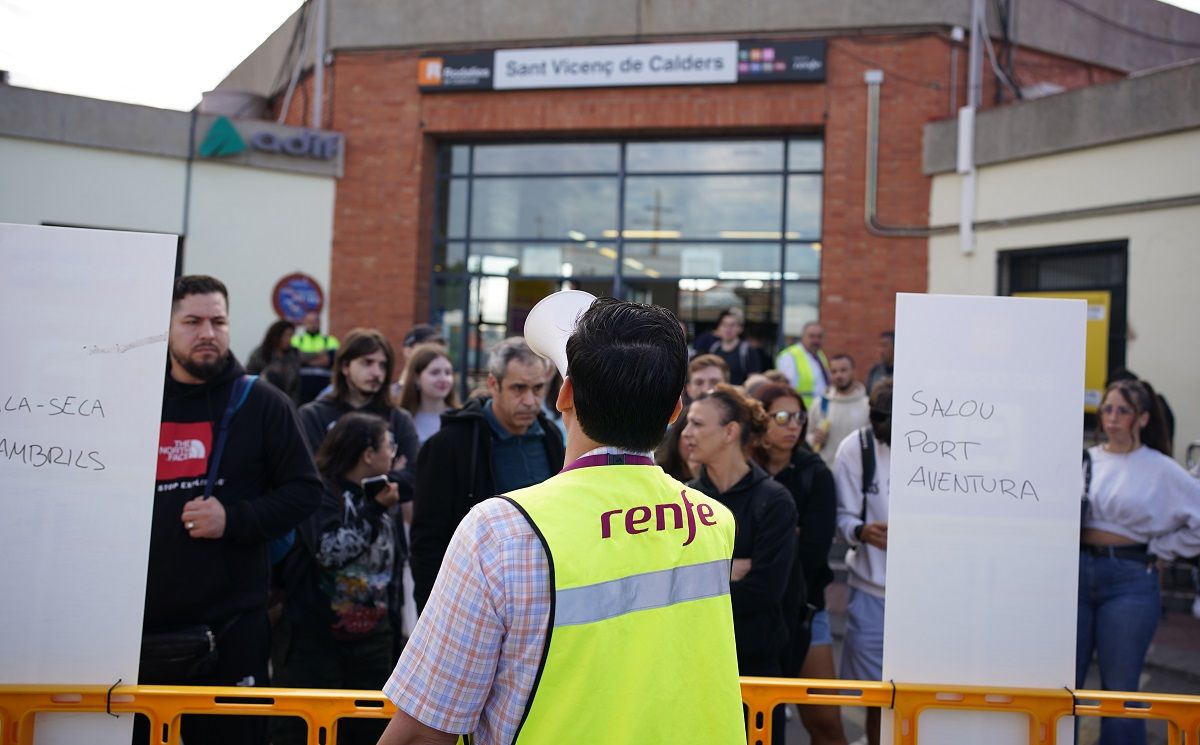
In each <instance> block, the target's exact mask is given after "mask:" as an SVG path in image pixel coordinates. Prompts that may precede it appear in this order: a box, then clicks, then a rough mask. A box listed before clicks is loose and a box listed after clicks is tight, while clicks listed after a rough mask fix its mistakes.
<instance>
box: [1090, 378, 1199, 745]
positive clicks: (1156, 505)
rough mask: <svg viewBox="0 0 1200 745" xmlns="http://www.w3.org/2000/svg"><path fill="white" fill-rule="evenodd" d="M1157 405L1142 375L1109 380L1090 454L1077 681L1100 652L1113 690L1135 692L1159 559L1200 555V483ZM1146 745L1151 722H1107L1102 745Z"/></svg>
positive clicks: (1154, 623)
mask: <svg viewBox="0 0 1200 745" xmlns="http://www.w3.org/2000/svg"><path fill="white" fill-rule="evenodd" d="M1161 417H1162V414H1161V411H1160V409H1159V407H1158V402H1157V401H1156V400H1155V399H1154V398H1153V397H1152V396H1151V395H1150V393H1149V392H1148V391H1147V390H1146V387H1145V386H1144V385H1142V384H1141V383H1140V382H1138V381H1136V380H1120V381H1117V382H1114V383H1112V384H1110V385H1109V386H1108V388H1107V389H1106V390H1105V392H1104V398H1103V399H1102V400H1101V403H1100V424H1101V427H1102V428H1103V430H1104V435H1105V437H1106V439H1107V441H1106V442H1105V443H1104V444H1103V445H1096V446H1094V447H1091V448H1088V450H1087V452H1086V457H1085V459H1084V485H1085V486H1084V494H1083V500H1084V501H1083V530H1082V533H1081V535H1080V554H1079V627H1078V633H1077V636H1076V657H1075V684H1076V686H1077V687H1079V688H1082V687H1083V686H1084V679H1085V678H1086V677H1087V671H1088V667H1089V665H1090V664H1091V661H1092V653H1093V652H1095V653H1096V656H1097V657H1098V658H1099V663H1100V686H1101V688H1103V689H1104V690H1115V691H1136V690H1137V689H1138V680H1139V678H1140V677H1141V674H1142V665H1143V663H1144V662H1145V659H1146V650H1147V649H1148V648H1149V646H1150V641H1151V639H1153V638H1154V632H1155V630H1156V629H1157V628H1158V619H1159V615H1160V613H1161V600H1160V598H1159V585H1158V568H1157V565H1158V562H1159V561H1168V560H1171V559H1178V558H1190V557H1193V556H1196V555H1197V554H1200V481H1197V480H1196V479H1194V478H1192V476H1190V475H1189V474H1188V473H1187V471H1185V470H1183V468H1182V467H1181V466H1180V465H1179V464H1178V463H1176V462H1175V461H1174V460H1172V459H1171V458H1170V457H1169V456H1168V455H1167V452H1168V449H1169V445H1168V442H1167V439H1166V437H1165V428H1163V427H1162V426H1161V424H1162V421H1161ZM1144 742H1146V725H1145V722H1143V721H1139V720H1136V719H1113V718H1105V719H1102V720H1101V722H1100V743H1101V745H1116V744H1117V743H1122V745H1124V744H1125V743H1133V744H1134V745H1137V744H1138V743H1144Z"/></svg>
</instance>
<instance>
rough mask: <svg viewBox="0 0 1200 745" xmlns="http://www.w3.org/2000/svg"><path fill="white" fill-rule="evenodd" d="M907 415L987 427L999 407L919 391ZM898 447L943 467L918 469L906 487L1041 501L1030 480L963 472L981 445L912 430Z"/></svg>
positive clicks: (976, 455)
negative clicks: (973, 421)
mask: <svg viewBox="0 0 1200 745" xmlns="http://www.w3.org/2000/svg"><path fill="white" fill-rule="evenodd" d="M908 414H909V416H912V417H928V418H930V419H934V420H947V419H970V420H975V421H976V422H978V423H979V424H981V425H986V423H987V422H989V421H990V420H991V419H992V417H993V416H995V414H996V405H995V404H992V403H987V402H984V401H977V400H975V399H965V400H963V399H959V400H955V399H942V398H938V397H936V396H933V397H930V396H929V395H928V394H926V392H925V391H916V392H915V393H913V394H912V408H911V409H910V411H909V412H908ZM895 445H898V446H899V447H905V448H908V452H910V453H921V454H923V455H928V456H932V457H934V458H936V459H937V461H938V464H939V466H940V469H939V468H927V467H925V466H923V465H921V466H917V469H916V471H915V472H914V473H913V475H912V477H910V478H909V479H908V482H907V484H906V486H920V487H924V488H925V489H928V490H929V491H930V492H932V493H935V494H936V493H944V494H1001V495H1004V496H1006V497H1010V498H1012V499H1017V500H1024V499H1033V500H1034V501H1041V500H1040V499H1039V498H1038V494H1037V489H1036V488H1034V485H1033V483H1032V482H1031V481H1029V480H1028V479H1019V478H1005V477H1000V476H988V475H984V474H980V473H963V472H962V471H960V470H959V469H961V468H962V467H963V466H962V465H960V464H967V463H970V461H971V458H972V457H978V456H979V454H980V449H981V448H982V447H983V443H982V442H975V441H971V440H946V439H938V438H937V437H936V436H934V437H931V436H930V435H929V433H928V432H926V431H925V430H921V429H911V430H909V431H907V432H905V433H904V435H903V439H902V440H901V441H900V442H899V443H895Z"/></svg>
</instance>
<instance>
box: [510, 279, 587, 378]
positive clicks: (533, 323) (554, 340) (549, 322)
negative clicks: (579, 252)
mask: <svg viewBox="0 0 1200 745" xmlns="http://www.w3.org/2000/svg"><path fill="white" fill-rule="evenodd" d="M595 299H596V296H595V295H593V294H592V293H590V292H584V291H583V290H563V291H562V292H556V293H554V294H553V295H547V296H546V297H544V298H542V299H541V300H539V301H538V304H537V305H535V306H533V310H531V311H529V315H528V316H527V317H526V318H525V343H526V344H528V345H529V348H530V349H532V350H533V351H534V352H535V353H537V354H538V355H539V356H541V357H545V358H546V359H548V360H550V361H551V362H553V363H554V366H555V367H557V368H558V372H559V373H560V374H562V376H563V378H566V377H567V339H568V338H569V337H570V336H571V332H572V331H574V330H575V322H576V321H578V320H579V314H580V313H583V311H585V310H587V308H588V306H589V305H591V304H592V301H594V300H595Z"/></svg>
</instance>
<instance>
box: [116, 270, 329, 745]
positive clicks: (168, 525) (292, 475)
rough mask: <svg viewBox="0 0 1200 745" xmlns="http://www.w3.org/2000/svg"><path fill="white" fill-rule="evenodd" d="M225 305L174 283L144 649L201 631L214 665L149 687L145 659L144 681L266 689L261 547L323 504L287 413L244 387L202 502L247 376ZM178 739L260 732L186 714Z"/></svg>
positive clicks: (190, 279)
mask: <svg viewBox="0 0 1200 745" xmlns="http://www.w3.org/2000/svg"><path fill="white" fill-rule="evenodd" d="M227 308H228V293H227V291H226V289H225V286H224V285H223V284H222V283H221V282H220V281H219V280H216V279H214V278H212V277H204V276H187V277H181V278H180V279H179V280H177V282H176V284H175V293H174V297H173V303H172V307H171V330H170V339H169V343H168V347H169V353H170V356H169V360H168V368H167V378H166V386H165V390H164V393H163V413H162V427H161V430H160V439H159V447H158V472H157V477H156V481H157V484H156V489H155V498H154V514H153V518H152V522H151V534H150V560H149V571H148V573H147V579H146V608H145V617H144V622H143V630H144V631H143V633H144V634H145V635H146V636H147V638H148V641H153V640H154V638H155V636H156V635H158V638H161V635H162V634H163V633H164V632H180V631H181V630H185V633H190V632H191V631H193V630H194V629H196V627H198V626H207V627H208V629H209V630H211V632H212V634H213V636H214V637H215V640H216V647H217V657H216V661H215V666H211V665H210V666H209V667H210V669H208V670H207V671H206V672H203V673H202V674H198V675H193V676H191V677H186V676H184V679H180V678H176V676H175V675H168V677H170V678H172V679H156V676H154V675H151V674H148V673H147V672H146V671H148V670H150V669H158V668H161V667H162V665H161V664H154V663H155V662H156V661H155V660H151V659H148V658H147V654H143V659H142V670H143V673H142V674H141V675H140V676H139V682H140V683H143V684H177V685H178V684H183V685H223V686H229V685H251V686H253V685H266V684H267V656H268V653H269V651H270V630H269V626H268V622H267V586H268V579H269V578H268V573H269V570H268V564H267V544H268V542H269V541H270V540H271V539H273V538H276V537H279V536H281V535H283V534H285V533H287V532H288V531H290V530H291V529H293V528H294V527H295V526H296V525H297V524H298V523H300V522H301V521H302V520H304V518H306V517H307V516H308V515H309V514H311V513H312V512H313V511H314V510H316V508H317V505H318V504H320V501H321V481H320V478H319V477H318V476H317V470H316V467H315V466H314V465H313V461H312V457H311V456H310V455H309V452H308V448H306V447H305V444H304V439H303V437H301V435H300V430H299V427H298V425H297V422H296V417H295V414H294V413H293V410H292V406H291V404H290V403H289V401H288V399H287V397H286V396H284V394H282V393H280V392H279V391H278V390H276V389H275V388H274V387H272V386H270V385H268V384H266V383H263V382H255V383H254V384H253V385H252V386H250V388H249V389H248V391H247V393H246V396H245V399H244V400H243V402H242V403H241V405H240V406H238V407H237V409H236V411H235V413H234V415H233V416H232V418H231V420H230V423H229V426H228V430H227V432H228V435H227V442H226V445H225V447H224V450H223V454H222V455H221V457H220V462H219V467H218V469H217V477H216V483H215V484H212V485H210V486H211V497H210V498H205V490H206V482H207V478H206V475H207V473H208V470H209V468H210V457H213V456H215V454H214V452H213V450H214V445H215V444H216V441H217V440H218V438H219V434H220V422H221V420H222V418H223V414H224V412H225V411H226V408H227V406H228V405H229V402H230V400H231V396H232V394H233V392H234V389H235V387H236V386H235V383H237V382H238V381H239V380H240V379H241V378H242V376H243V373H244V371H243V369H242V366H241V364H239V363H238V361H237V360H236V359H234V357H233V355H232V354H230V352H229V316H228V310H227ZM235 403H236V402H235ZM201 631H203V629H201ZM153 646H154V645H153V644H152V645H151V648H153ZM147 735H148V733H146V734H143V735H142V736H141V739H140V740H136V741H140V742H145V741H146V739H147ZM183 737H184V738H185V739H186V741H187V742H188V743H189V745H196V744H200V745H203V744H204V743H220V745H234V744H235V743H247V744H248V743H258V742H262V741H263V740H264V739H265V737H266V727H265V721H264V720H262V719H261V718H258V717H202V716H185V717H184V718H183ZM135 739H136V738H135Z"/></svg>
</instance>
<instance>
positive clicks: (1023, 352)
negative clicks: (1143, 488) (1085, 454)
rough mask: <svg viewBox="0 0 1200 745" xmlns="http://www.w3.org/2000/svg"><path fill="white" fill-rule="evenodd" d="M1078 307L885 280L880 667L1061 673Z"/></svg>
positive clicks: (993, 729) (944, 714) (929, 735)
mask: <svg viewBox="0 0 1200 745" xmlns="http://www.w3.org/2000/svg"><path fill="white" fill-rule="evenodd" d="M1086 313H1087V304H1086V302H1084V301H1082V300H1044V299H1024V298H1004V297H954V296H933V295H907V294H901V295H898V296H897V299H896V357H895V370H896V372H895V378H894V383H895V388H894V398H893V403H892V455H891V495H890V502H889V519H888V549H887V597H886V600H887V608H886V613H885V620H884V654H883V677H884V679H885V680H895V681H897V682H905V683H945V684H961V685H983V686H995V687H1035V688H1062V687H1063V686H1067V687H1070V688H1074V685H1075V625H1076V602H1077V600H1076V598H1077V596H1078V589H1077V587H1078V572H1079V501H1080V492H1081V489H1082V476H1081V468H1080V458H1081V449H1082V426H1083V425H1082V419H1081V416H1080V412H1081V411H1082V410H1083V371H1084V357H1085V348H1084V329H1085V322H1086ZM885 713H886V712H885ZM884 721H885V728H884V734H885V738H884V740H883V741H884V742H890V741H891V740H890V739H888V738H890V736H891V735H890V732H888V729H889V727H888V726H887V724H888V723H889V722H890V717H887V716H885V717H884ZM918 731H919V733H920V742H921V743H922V745H930V744H933V745H937V744H938V743H962V742H971V743H984V744H985V745H989V744H991V743H995V744H997V745H999V744H1000V743H1005V744H1008V743H1026V742H1028V732H1029V725H1028V720H1027V719H1026V718H1025V717H1023V716H1020V715H1015V714H989V713H971V712H949V711H936V710H935V711H930V712H927V713H925V714H924V715H923V716H922V718H921V721H920V722H919V723H918ZM1059 736H1060V737H1064V738H1066V739H1063V740H1061V741H1062V742H1070V739H1069V738H1070V736H1071V724H1070V722H1063V724H1062V726H1061V728H1060V732H1059Z"/></svg>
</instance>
